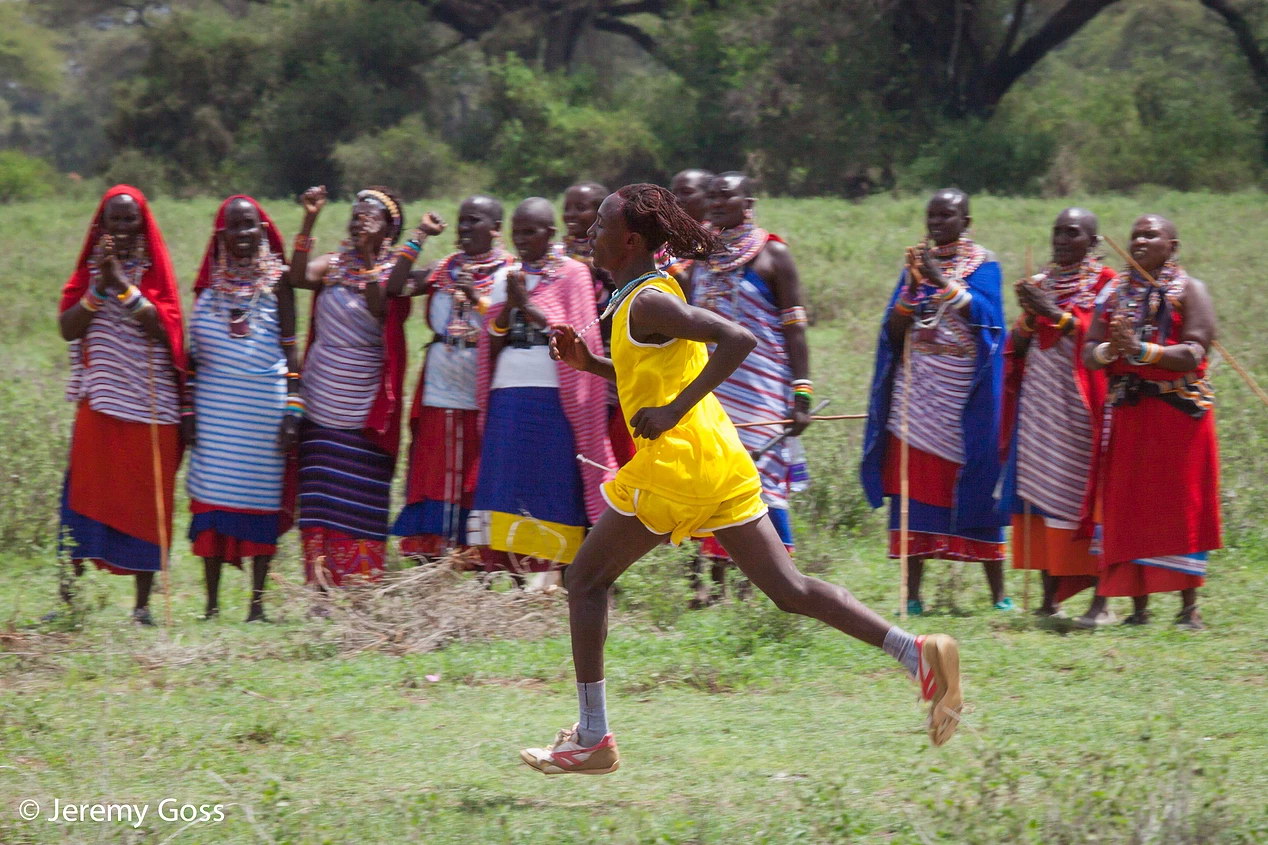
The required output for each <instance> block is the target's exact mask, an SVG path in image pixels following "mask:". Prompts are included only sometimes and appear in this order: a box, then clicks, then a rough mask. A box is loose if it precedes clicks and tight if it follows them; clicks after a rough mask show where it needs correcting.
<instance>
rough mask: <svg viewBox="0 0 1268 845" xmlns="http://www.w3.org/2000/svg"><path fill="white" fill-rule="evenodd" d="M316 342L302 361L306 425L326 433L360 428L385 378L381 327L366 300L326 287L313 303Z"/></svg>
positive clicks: (343, 288) (341, 287)
mask: <svg viewBox="0 0 1268 845" xmlns="http://www.w3.org/2000/svg"><path fill="white" fill-rule="evenodd" d="M313 307H314V311H313V322H314V323H315V324H316V326H315V331H316V339H315V340H313V342H312V343H311V344H310V345H309V347H308V352H307V355H306V356H305V358H304V381H303V391H304V403H305V405H306V409H305V414H306V416H307V417H308V419H310V420H312V421H313V422H315V423H317V424H318V425H321V426H324V427H326V428H342V429H359V428H364V427H365V424H366V419H367V417H368V416H369V414H370V406H371V405H373V404H374V399H375V396H376V395H377V393H378V390H379V383H380V381H381V379H382V375H383V325H382V324H381V323H380V322H379V321H378V320H377V319H376V318H375V316H374V315H373V314H371V313H370V309H369V308H368V307H367V306H366V304H365V297H364V296H362V295H361V294H360V293H358V292H357V291H355V290H352V289H350V288H348V287H346V286H344V285H328V286H326V287H325V288H324V289H323V290H322V291H321V292H320V293H319V294H318V295H317V297H316V302H315V303H314V306H313Z"/></svg>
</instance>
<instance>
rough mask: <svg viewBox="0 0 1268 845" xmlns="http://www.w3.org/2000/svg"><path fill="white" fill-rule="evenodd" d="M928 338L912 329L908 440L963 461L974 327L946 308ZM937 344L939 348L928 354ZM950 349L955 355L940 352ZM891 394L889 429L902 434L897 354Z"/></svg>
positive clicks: (902, 384)
mask: <svg viewBox="0 0 1268 845" xmlns="http://www.w3.org/2000/svg"><path fill="white" fill-rule="evenodd" d="M929 331H932V333H933V334H932V337H928V338H926V337H922V331H921V329H915V330H914V331H913V332H912V338H913V342H912V346H911V382H912V401H911V407H910V408H909V410H908V436H907V443H908V445H910V446H911V447H913V448H915V449H919V450H921V451H922V452H929V453H930V454H933V455H937V456H938V457H940V458H944V459H946V460H948V461H951V462H953V463H957V464H963V463H964V433H963V431H962V430H961V419H962V417H963V416H964V405H965V403H966V402H967V401H968V399H969V392H970V390H971V388H972V386H973V375H974V373H975V371H976V369H977V367H976V364H975V361H976V359H977V346H976V344H975V342H974V339H973V331H972V329H970V328H969V323H968V320H966V319H965V318H964V317H963V316H962V315H961V314H960V312H959V311H952V310H950V309H948V310H947V311H946V312H945V313H944V314H943V315H942V319H940V320H939V321H938V325H937V326H936V327H934V328H933V329H931V330H929ZM931 344H933V345H936V348H937V349H939V350H940V351H938V352H929V351H926V350H928V349H931V348H934V347H933V346H931ZM952 348H953V349H954V350H955V354H945V352H943V351H941V350H946V349H952ZM894 367H895V374H894V395H893V401H892V402H891V403H890V406H889V422H888V428H889V432H890V433H891V434H893V435H894V436H895V437H898V438H901V437H902V430H903V429H902V415H903V404H904V402H905V399H904V397H905V396H906V393H907V385H906V382H905V380H904V378H903V364H902V359H901V358H900V359H899V360H898V361H896V362H895V365H894Z"/></svg>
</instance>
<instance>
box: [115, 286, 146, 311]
mask: <svg viewBox="0 0 1268 845" xmlns="http://www.w3.org/2000/svg"><path fill="white" fill-rule="evenodd" d="M118 298H119V302H120V303H121V304H122V305H123V307H124V308H126V309H127V310H128V313H129V314H135V313H136V312H138V311H140V310H141V309H142V308H144V307H145V305H146V302H147V300H146V298H145V297H144V296H142V295H141V290H140V288H138V287H137V286H136V285H130V286H129V287H128V289H127V290H125V291H124V292H123V293H121V294H118Z"/></svg>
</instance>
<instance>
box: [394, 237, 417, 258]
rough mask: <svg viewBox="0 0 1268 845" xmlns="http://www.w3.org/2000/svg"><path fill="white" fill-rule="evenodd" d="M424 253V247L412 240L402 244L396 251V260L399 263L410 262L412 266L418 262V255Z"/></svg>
mask: <svg viewBox="0 0 1268 845" xmlns="http://www.w3.org/2000/svg"><path fill="white" fill-rule="evenodd" d="M422 251H423V245H422V244H420V243H419V242H418V241H416V240H414V239H412V238H411V239H410V240H408V241H406V242H405V243H403V244H401V245H400V247H399V248H398V249H397V250H396V258H397V260H398V261H408V262H410V263H411V264H412V263H413V262H415V261H416V260H418V255H419V253H421V252H422Z"/></svg>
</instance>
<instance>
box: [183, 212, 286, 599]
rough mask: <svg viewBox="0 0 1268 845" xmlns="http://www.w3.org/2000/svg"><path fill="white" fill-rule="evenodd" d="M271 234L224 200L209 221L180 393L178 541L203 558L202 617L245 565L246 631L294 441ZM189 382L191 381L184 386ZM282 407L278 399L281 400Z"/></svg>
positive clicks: (267, 223) (282, 523)
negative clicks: (185, 522)
mask: <svg viewBox="0 0 1268 845" xmlns="http://www.w3.org/2000/svg"><path fill="white" fill-rule="evenodd" d="M283 248H284V247H283V241H282V235H281V233H280V232H279V231H278V230H277V226H276V225H274V223H273V221H272V220H271V219H269V216H268V215H267V214H265V213H264V210H263V209H262V208H260V206H259V204H258V203H257V202H256V201H255V200H253V199H251V198H250V197H245V196H233V197H230V198H229V199H227V200H225V201H224V203H222V204H221V206H220V210H219V211H218V212H216V219H215V224H214V228H213V230H212V234H211V240H210V241H209V242H208V243H207V251H206V253H205V254H204V255H203V262H202V266H201V268H200V269H199V271H198V279H197V281H196V282H195V283H194V296H195V297H196V298H195V300H194V314H193V318H192V319H191V321H190V327H189V359H190V363H189V372H190V375H189V378H188V382H187V383H188V388H189V389H188V391H187V393H188V394H192V399H193V403H192V406H188V407H187V408H186V409H185V410H183V411H182V413H181V424H182V429H183V433H184V435H185V443H186V445H187V446H189V447H190V448H191V452H190V456H189V474H188V477H187V479H186V483H187V484H188V486H189V497H190V510H191V511H192V512H193V515H194V517H193V520H192V521H191V522H190V525H189V539H190V540H191V541H193V544H194V554H196V555H198V556H199V557H201V558H202V559H203V573H204V575H205V578H206V584H207V609H206V612H205V614H204V617H203V618H205V619H211V618H213V617H215V616H217V615H219V613H220V571H221V568H222V567H223V565H224V564H225V563H226V562H228V563H232V564H233V565H234V566H238V567H241V566H242V558H244V557H249V558H251V604H250V608H249V609H248V611H247V621H248V622H264V621H267V619H266V618H265V616H264V606H263V598H264V581H265V578H267V577H268V572H269V562H270V561H271V560H272V559H273V555H275V554H276V553H277V538H278V537H279V536H280V535H281V534H282V533H283V532H285V531H286V530H287V529H288V528H289V527H290V525H291V521H292V520H293V518H294V490H291V491H290V494H291V495H290V497H289V501H287V500H286V499H284V498H283V488H284V487H285V485H284V483H283V482H284V477H285V475H286V468H287V456H288V454H289V453H290V452H291V451H292V450H293V449H294V448H295V445H296V443H297V442H298V439H299V416H298V412H299V409H300V407H301V405H300V402H299V401H298V400H299V366H298V361H297V359H296V352H295V294H294V292H293V291H292V289H291V288H290V287H289V286H286V285H282V284H280V282H281V280H282V275H283V274H284V273H285V272H286V269H287V268H286V260H285V257H284V255H283V252H282V250H283ZM195 374H196V377H195ZM288 400H289V401H288Z"/></svg>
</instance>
